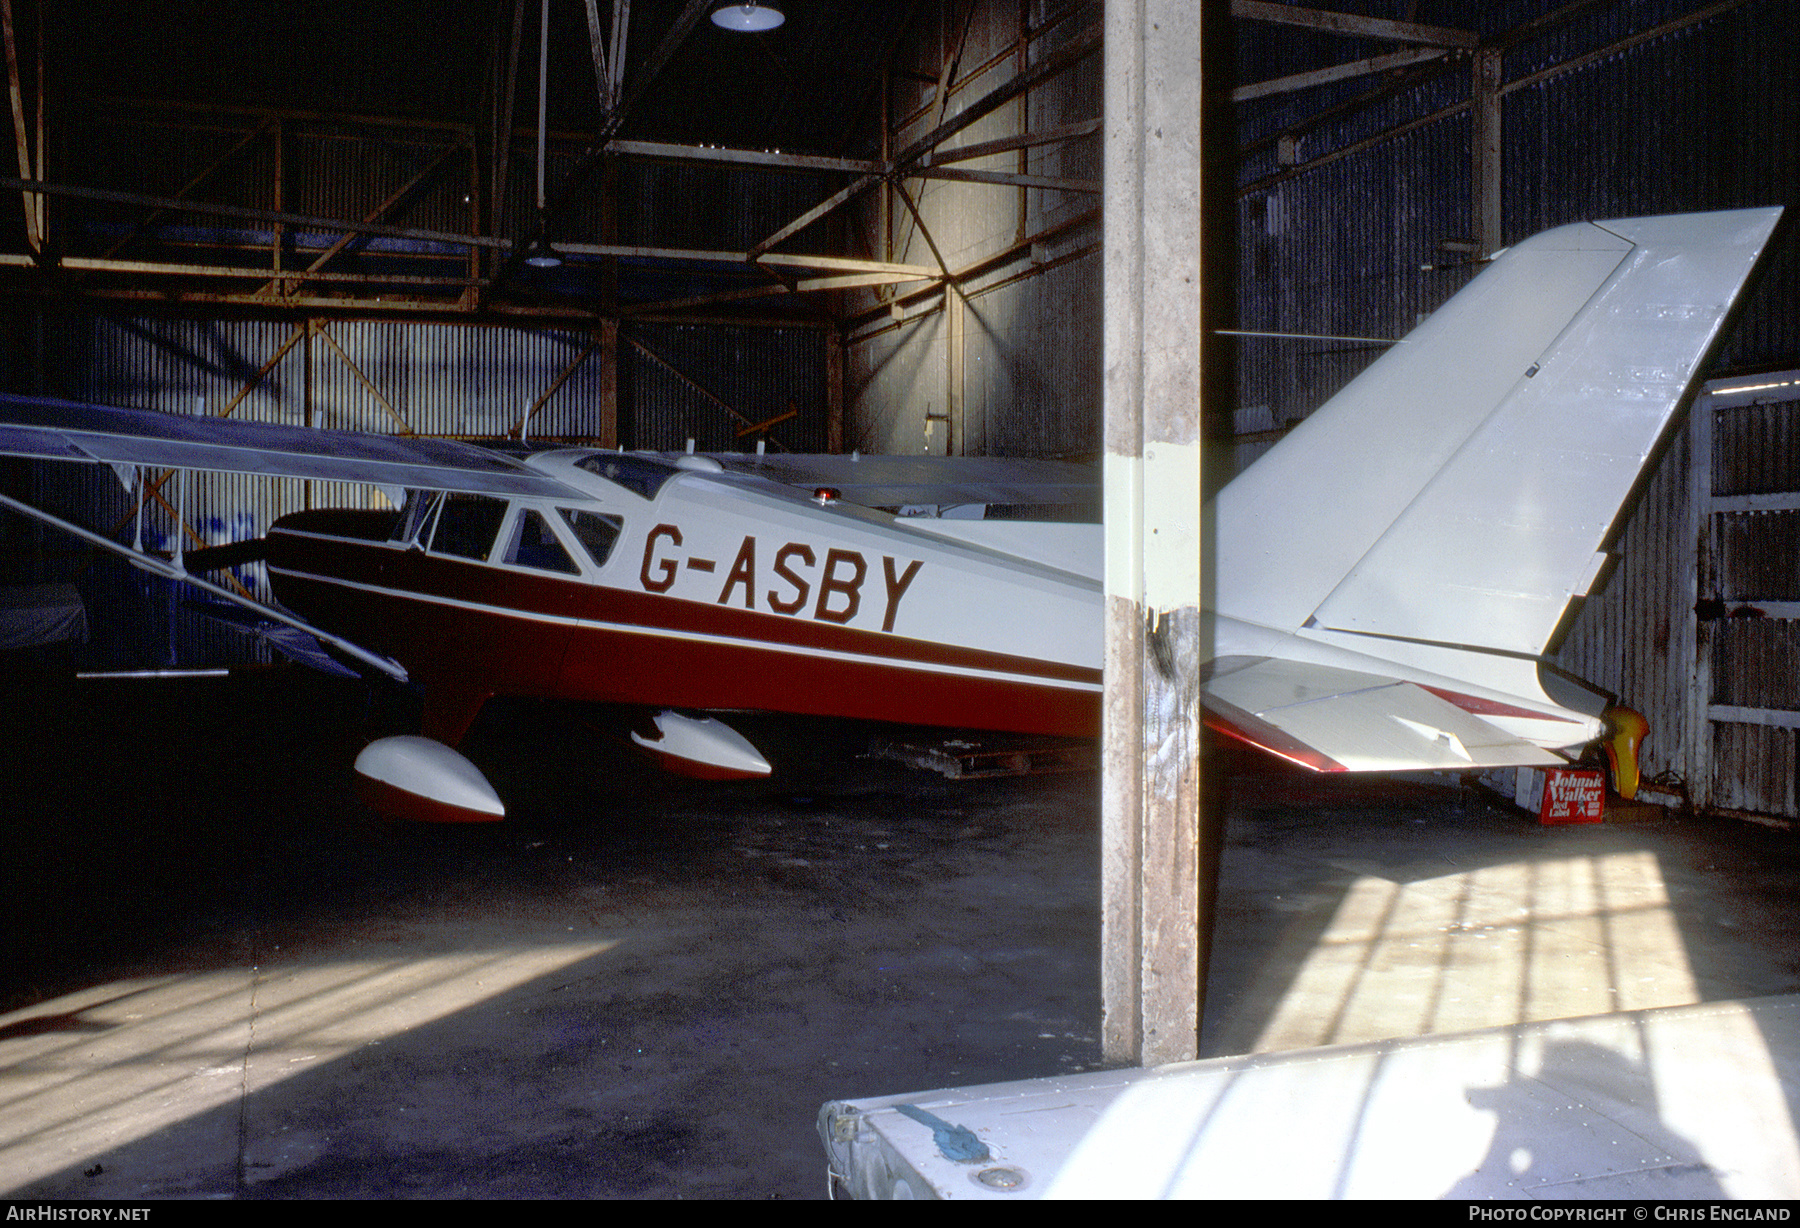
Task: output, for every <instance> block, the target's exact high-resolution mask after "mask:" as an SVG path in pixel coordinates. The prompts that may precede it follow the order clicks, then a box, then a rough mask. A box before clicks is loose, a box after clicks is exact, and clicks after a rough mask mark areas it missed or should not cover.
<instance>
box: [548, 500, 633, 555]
mask: <svg viewBox="0 0 1800 1228" xmlns="http://www.w3.org/2000/svg"><path fill="white" fill-rule="evenodd" d="M556 510H557V511H559V512H561V513H562V518H563V520H564V521H565V522H566V523H567V524H568V526H569V528H571V529H573V530H574V531H575V538H576V540H577V541H579V542H580V543H581V548H582V549H583V550H586V551H587V552H588V557H589V558H591V559H593V560H594V566H596V567H604V566H605V565H606V558H607V556H608V555H610V554H611V553H612V548H613V543H614V542H616V541H618V540H619V530H620V529H622V528H624V527H625V520H624V518H623V517H620V516H609V515H607V514H606V513H605V512H586V511H581V510H579V509H577V508H572V507H559V508H557V509H556Z"/></svg>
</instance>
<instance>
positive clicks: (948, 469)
mask: <svg viewBox="0 0 1800 1228" xmlns="http://www.w3.org/2000/svg"><path fill="white" fill-rule="evenodd" d="M711 456H712V459H713V460H716V461H718V462H719V464H720V466H721V467H723V468H724V469H726V470H727V471H728V472H732V473H745V474H752V475H754V476H757V477H762V478H767V479H769V480H770V481H772V482H779V483H781V484H782V485H784V486H798V487H800V488H802V489H805V490H814V489H817V488H818V487H821V486H829V487H831V488H833V489H834V490H836V491H837V492H838V497H839V498H841V499H843V500H845V501H846V502H849V503H855V504H858V505H860V506H862V507H903V506H906V505H908V504H915V505H916V504H940V505H945V504H962V503H1000V504H1025V505H1030V506H1035V507H1049V506H1062V507H1068V506H1092V507H1093V508H1094V509H1095V510H1096V511H1098V509H1099V502H1100V472H1099V470H1098V469H1097V468H1096V467H1095V466H1093V465H1088V464H1080V463H1077V462H1073V461H1061V460H1041V459H1028V458H1013V457H998V456H862V455H860V454H854V453H853V454H852V455H850V456H826V455H801V454H795V453H783V454H781V455H768V456H746V455H740V454H732V453H713V454H711Z"/></svg>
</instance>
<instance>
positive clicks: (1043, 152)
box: [844, 0, 1101, 456]
mask: <svg viewBox="0 0 1800 1228" xmlns="http://www.w3.org/2000/svg"><path fill="white" fill-rule="evenodd" d="M964 12H965V10H963V9H962V8H961V6H958V5H942V6H933V8H932V9H930V10H928V15H927V17H926V18H925V19H924V20H922V21H921V22H920V23H919V26H918V27H917V38H916V41H915V42H914V43H912V44H911V45H909V46H908V47H906V48H905V49H904V52H903V54H904V57H905V62H904V63H903V64H902V65H901V67H903V68H907V69H910V70H911V74H910V75H909V74H903V73H896V74H895V75H894V77H893V78H892V94H891V97H890V101H889V108H888V109H889V116H890V119H891V120H892V122H893V126H894V135H893V147H894V148H896V149H898V148H904V147H905V146H906V144H907V143H908V142H909V141H911V140H914V139H917V138H918V137H919V136H921V135H923V134H924V133H925V132H927V131H928V130H929V129H930V127H931V125H932V122H933V117H934V114H935V110H934V107H935V102H936V90H935V87H934V86H931V85H928V84H925V83H924V81H922V80H919V79H918V78H920V77H924V78H927V79H929V78H932V77H935V76H936V75H937V74H938V72H939V71H940V70H941V68H942V66H943V63H944V61H945V60H946V59H947V58H948V57H949V56H951V55H953V54H954V53H955V51H956V48H957V45H958V42H959V39H960V38H961V34H962V25H961V21H962V18H963V15H964ZM1100 16H1101V6H1100V5H1099V4H1097V3H1096V4H1088V5H1073V6H1066V5H1058V4H1051V3H1046V2H1044V0H1030V2H1028V3H1024V4H1021V3H1020V2H1019V0H991V2H988V3H978V4H977V5H976V6H975V8H974V12H973V15H972V17H971V18H970V20H969V24H968V35H967V38H966V39H964V40H962V47H961V58H960V60H959V61H958V64H959V74H958V78H957V80H958V85H957V86H956V87H954V89H953V91H952V94H951V97H950V98H949V100H948V101H947V103H946V106H945V110H944V114H945V115H947V116H954V115H955V114H956V113H957V111H958V110H959V109H960V108H962V107H966V106H967V105H969V103H970V102H972V101H974V100H976V99H979V98H981V97H982V96H983V95H985V94H987V93H988V92H990V91H991V90H994V89H996V88H998V87H1000V86H1002V85H1004V84H1005V83H1006V82H1007V81H1009V80H1011V79H1012V78H1013V76H1014V75H1015V74H1016V73H1017V72H1018V71H1019V67H1020V50H1019V49H1020V47H1021V46H1022V45H1023V46H1024V47H1025V48H1026V51H1025V56H1026V57H1027V58H1026V61H1025V62H1027V63H1032V64H1035V63H1038V62H1040V61H1041V60H1042V59H1043V58H1044V57H1046V56H1049V55H1052V54H1054V53H1055V52H1056V51H1057V49H1058V48H1059V47H1062V46H1064V45H1066V44H1067V43H1068V42H1069V41H1070V40H1072V39H1073V38H1075V37H1077V36H1078V35H1080V34H1081V33H1082V32H1083V31H1085V30H1087V29H1088V28H1089V27H1091V26H1092V25H1093V23H1095V22H1097V21H1099V20H1100ZM1022 31H1023V32H1024V33H1023V35H1022ZM1099 114H1100V56H1099V55H1098V54H1097V53H1096V54H1093V55H1090V56H1088V57H1086V58H1085V59H1084V60H1082V61H1081V62H1080V63H1079V64H1077V65H1076V66H1075V67H1074V68H1072V69H1069V70H1067V71H1065V72H1063V73H1061V74H1058V75H1056V76H1053V77H1052V78H1050V79H1049V80H1047V81H1046V82H1044V83H1043V84H1042V85H1041V86H1039V87H1035V88H1033V89H1032V90H1030V91H1029V92H1028V93H1027V94H1026V96H1025V99H1024V101H1023V102H1022V103H1021V102H1013V103H1009V104H1008V105H1006V106H1003V107H1001V108H999V109H998V110H996V111H994V112H993V113H992V114H990V115H987V116H985V117H984V118H982V119H981V120H979V121H978V122H976V123H975V124H973V125H971V126H970V127H969V128H967V129H965V130H964V131H963V132H962V133H960V134H958V135H957V136H956V137H954V138H953V139H952V140H951V141H950V142H949V145H950V146H951V147H956V146H962V145H971V144H975V143H978V142H982V141H988V140H994V139H998V138H1001V137H1007V136H1012V135H1016V134H1018V133H1020V132H1023V131H1027V130H1042V129H1047V128H1054V127H1057V126H1059V125H1064V124H1073V123H1078V122H1081V121H1083V120H1090V119H1095V118H1097V117H1098V116H1099ZM955 165H956V166H958V167H965V168H969V169H976V170H989V171H1000V172H1010V173H1027V174H1032V175H1042V176H1051V177H1056V178H1065V179H1086V180H1094V181H1098V179H1099V175H1100V138H1099V135H1098V134H1097V133H1096V134H1094V135H1092V136H1087V137H1081V138H1077V139H1073V140H1069V141H1064V142H1059V143H1055V144H1049V145H1041V146H1037V147H1034V148H1032V149H1030V150H1028V151H1025V152H1024V153H1022V154H1021V153H1019V152H1016V151H1015V152H1006V153H1000V154H992V155H989V156H987V157H984V158H980V159H975V160H971V161H966V162H958V163H956V164H955ZM906 187H907V190H908V191H909V192H912V193H913V194H914V199H915V203H916V204H917V206H918V209H919V213H920V215H921V217H922V218H923V219H924V233H921V231H920V228H919V226H918V225H917V224H916V223H915V222H914V220H913V218H912V216H911V215H910V213H909V212H908V210H907V208H906V205H905V203H904V202H903V201H901V200H900V199H899V198H898V197H897V196H895V197H892V198H891V199H890V201H889V203H888V207H887V212H886V214H885V216H887V217H888V218H889V219H890V221H889V230H888V232H887V233H886V234H883V233H882V232H881V225H880V218H881V217H882V216H884V215H883V213H882V210H881V207H880V203H879V201H878V200H877V199H876V198H875V195H874V193H873V192H871V193H869V194H868V195H867V196H866V197H865V199H864V201H863V202H862V205H861V208H860V209H859V212H858V217H859V219H860V223H861V227H862V233H863V234H864V235H865V236H867V239H868V242H869V249H870V250H871V251H872V252H873V253H874V254H875V255H876V256H877V257H878V258H891V259H895V260H904V261H910V262H912V263H916V264H923V265H927V266H930V265H933V264H934V263H935V260H936V257H935V256H934V255H933V248H934V247H935V249H936V252H937V253H938V254H940V255H941V256H942V257H943V260H944V263H945V264H946V265H947V266H948V267H949V269H950V270H951V271H952V272H953V273H954V272H959V271H962V270H968V269H971V268H974V267H976V266H978V265H981V264H983V263H984V262H989V261H991V262H992V264H991V267H985V268H982V269H981V270H980V271H979V272H978V273H976V274H974V275H971V276H969V277H968V278H966V279H964V280H963V281H962V282H961V284H960V297H958V298H954V299H953V300H952V301H951V302H949V303H946V301H945V299H944V297H943V295H942V294H941V293H939V294H933V295H931V296H928V297H923V298H921V299H918V300H916V301H913V300H908V301H905V302H904V303H903V305H902V307H901V318H899V319H897V320H896V319H894V318H891V317H889V316H887V315H886V314H883V315H882V316H880V317H878V318H875V319H872V320H870V321H869V322H867V323H865V324H864V325H863V326H862V327H861V328H859V329H858V330H857V331H855V332H854V333H853V334H852V335H851V336H850V337H849V338H848V345H847V349H846V363H845V385H846V391H845V402H846V410H845V417H846V427H845V436H844V437H845V441H846V447H850V446H855V447H860V448H862V449H863V450H865V451H878V452H898V453H907V452H910V453H918V452H930V453H937V454H942V453H944V452H946V451H948V452H950V453H952V454H960V455H971V456H973V455H1012V456H1056V455H1080V454H1091V453H1095V452H1098V450H1099V448H1100V254H1099V237H1100V236H1099V220H1098V215H1097V213H1096V212H1095V209H1096V206H1098V204H1099V197H1098V195H1097V194H1094V193H1088V192H1079V191H1065V190H1061V189H1049V188H1036V187H1034V188H1018V187H1000V186H994V185H990V184H974V183H961V182H952V181H945V180H927V181H920V180H908V181H907V182H906ZM879 190H882V189H877V191H879ZM927 234H928V235H929V237H930V241H929V242H927V241H926V235H927ZM1034 236H1043V238H1042V239H1041V241H1039V242H1036V243H1033V242H1031V241H1030V240H1031V239H1032V238H1033V237H1034ZM886 302H887V299H886V298H885V297H884V296H883V295H880V294H876V293H869V294H866V295H861V296H858V303H859V304H860V308H861V309H863V310H869V309H877V310H878V309H880V308H881V307H882V306H883V305H884V304H885V303H886Z"/></svg>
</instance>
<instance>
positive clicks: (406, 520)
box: [388, 490, 444, 545]
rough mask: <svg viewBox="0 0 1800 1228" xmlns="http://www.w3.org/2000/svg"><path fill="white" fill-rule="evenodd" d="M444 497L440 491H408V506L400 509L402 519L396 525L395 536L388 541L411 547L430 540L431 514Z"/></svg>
mask: <svg viewBox="0 0 1800 1228" xmlns="http://www.w3.org/2000/svg"><path fill="white" fill-rule="evenodd" d="M443 497H444V496H443V492H442V491H438V490H409V491H407V492H406V506H405V507H403V508H401V509H400V519H399V520H397V521H396V522H395V523H394V535H393V536H392V537H390V538H388V540H389V541H391V542H399V543H401V544H403V545H411V544H412V543H413V542H416V541H420V540H422V539H425V538H429V537H430V536H431V532H430V523H431V519H430V518H431V513H432V512H435V511H436V510H437V505H438V500H439V499H442V498H443Z"/></svg>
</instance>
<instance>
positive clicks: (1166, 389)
mask: <svg viewBox="0 0 1800 1228" xmlns="http://www.w3.org/2000/svg"><path fill="white" fill-rule="evenodd" d="M1200 9H1201V6H1199V5H1195V4H1191V3H1187V2H1186V0H1120V2H1119V3H1114V4H1108V5H1107V6H1106V74H1105V79H1106V99H1105V115H1106V167H1105V173H1106V188H1105V223H1104V225H1105V245H1106V247H1105V272H1104V276H1105V288H1104V294H1105V329H1104V332H1105V392H1104V395H1105V443H1106V457H1105V483H1106V491H1105V499H1106V656H1105V670H1106V692H1105V712H1104V716H1103V723H1102V735H1103V739H1104V742H1103V746H1104V753H1103V760H1102V777H1101V806H1102V816H1101V840H1102V861H1101V892H1102V898H1101V945H1102V951H1101V994H1102V999H1103V1005H1104V1010H1105V1016H1104V1020H1103V1023H1102V1045H1103V1048H1104V1052H1105V1056H1106V1059H1107V1060H1108V1061H1111V1062H1133V1063H1137V1064H1139V1065H1156V1064H1160V1063H1163V1062H1172V1061H1182V1060H1186V1059H1190V1058H1192V1057H1194V1056H1195V1054H1196V1050H1197V1032H1198V1027H1199V1017H1200V995H1201V991H1202V989H1203V986H1204V982H1205V958H1204V947H1205V938H1206V934H1205V933H1204V932H1203V928H1202V927H1203V926H1205V927H1206V929H1208V930H1209V929H1210V923H1211V918H1210V916H1203V915H1202V910H1201V899H1202V895H1201V890H1200V885H1201V881H1202V873H1203V872H1204V874H1205V875H1206V878H1207V881H1208V883H1209V884H1210V882H1211V881H1212V880H1213V878H1214V877H1215V876H1216V865H1208V866H1206V867H1202V866H1201V865H1200V857H1201V848H1202V842H1201V839H1200V835H1201V788H1200V781H1201V774H1200V772H1201V764H1200V739H1201V715H1200V703H1199V681H1200V675H1199V667H1200V663H1201V661H1202V660H1204V659H1205V658H1206V657H1207V656H1209V655H1210V653H1209V652H1207V651H1206V648H1207V645H1206V643H1205V640H1206V636H1207V629H1206V627H1205V626H1204V625H1203V624H1202V621H1201V616H1200V586H1201V574H1202V573H1201V542H1202V538H1201V520H1200V459H1201V456H1200V453H1201V443H1200V438H1201V406H1200V389H1201V371H1200V343H1201V337H1202V333H1201V319H1200V314H1201V312H1200V302H1201V285H1202V283H1201V277H1200V273H1201V266H1200V234H1201V229H1202V227H1201V178H1202V161H1201V135H1200V133H1201V89H1200V85H1201V82H1200V69H1201V54H1200V52H1201V31H1200V23H1201V18H1200ZM1208 895H1209V896H1210V891H1209V892H1208Z"/></svg>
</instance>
